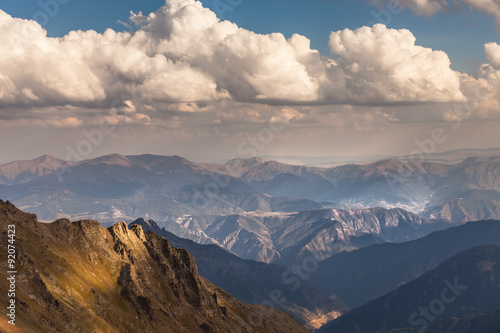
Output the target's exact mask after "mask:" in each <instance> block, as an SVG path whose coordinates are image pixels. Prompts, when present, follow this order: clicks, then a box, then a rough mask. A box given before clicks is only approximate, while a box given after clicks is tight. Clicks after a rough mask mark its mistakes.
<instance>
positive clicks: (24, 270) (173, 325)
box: [0, 201, 308, 333]
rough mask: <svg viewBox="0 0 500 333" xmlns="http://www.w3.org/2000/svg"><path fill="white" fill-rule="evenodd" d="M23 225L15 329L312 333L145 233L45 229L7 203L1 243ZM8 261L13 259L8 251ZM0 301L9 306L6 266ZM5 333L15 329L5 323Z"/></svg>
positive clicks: (88, 224) (120, 228) (1, 206)
mask: <svg viewBox="0 0 500 333" xmlns="http://www.w3.org/2000/svg"><path fill="white" fill-rule="evenodd" d="M8 225H15V228H16V237H15V239H16V241H15V246H16V250H17V258H16V269H17V271H18V274H17V281H16V328H18V329H21V330H22V331H23V332H37V333H38V332H155V333H156V332H175V333H177V332H308V330H307V329H305V328H304V327H303V326H302V325H300V324H299V323H298V322H296V321H295V320H294V319H293V318H292V317H291V316H289V315H287V314H284V313H282V312H279V311H277V310H273V309H271V308H268V307H265V306H254V305H244V304H242V303H240V302H239V301H237V300H236V299H235V298H234V297H233V296H231V295H230V294H228V293H227V292H225V291H224V290H222V289H220V288H218V287H216V286H214V285H212V284H211V283H210V282H208V281H207V280H205V279H204V278H202V277H200V276H199V275H198V270H197V267H196V264H195V261H194V259H193V257H192V256H191V255H190V254H189V252H188V251H186V250H182V249H177V248H174V247H172V246H171V245H170V244H169V243H168V241H167V240H166V239H164V238H162V237H160V236H158V235H156V234H154V233H152V232H146V233H145V232H144V231H143V229H142V228H141V227H140V226H138V225H135V226H132V227H131V228H130V229H129V228H128V227H127V225H126V224H125V223H123V222H122V223H119V224H117V225H114V226H112V227H110V228H108V229H105V228H103V227H101V226H100V224H99V223H98V222H95V221H79V222H75V223H71V222H69V221H68V220H64V219H61V220H57V221H55V222H54V223H51V224H45V223H39V222H38V221H37V219H36V216H35V215H31V214H26V213H23V212H21V211H20V210H18V209H17V208H16V207H14V206H13V205H12V204H10V203H8V202H7V203H5V202H3V201H0V238H1V239H0V240H1V243H2V244H7V240H8V236H7V235H8V234H7V228H8ZM0 252H1V255H2V258H6V257H7V253H6V252H7V249H6V247H4V246H3V247H2V248H1V250H0ZM0 270H1V273H0V275H1V277H0V279H1V282H0V300H1V302H2V304H7V302H8V299H7V290H8V289H9V285H8V281H7V279H6V276H5V275H6V274H7V271H8V270H9V269H7V267H6V262H5V261H2V262H1V264H0ZM0 328H2V329H1V330H0V331H4V330H7V329H9V330H11V331H12V332H15V330H12V326H11V325H9V324H7V323H6V322H4V321H0Z"/></svg>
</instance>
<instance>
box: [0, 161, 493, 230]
mask: <svg viewBox="0 0 500 333" xmlns="http://www.w3.org/2000/svg"><path fill="white" fill-rule="evenodd" d="M54 165H59V166H60V167H59V168H56V169H55V170H54ZM499 170H500V157H476V158H468V159H466V160H464V161H462V162H460V163H457V164H445V163H434V162H416V161H412V162H405V161H398V160H383V161H378V162H375V163H370V164H366V165H352V164H351V165H343V166H339V167H334V168H317V167H306V166H293V165H288V164H284V163H279V162H276V161H266V160H262V159H259V158H252V159H246V160H245V159H234V160H231V161H229V162H227V163H226V164H224V165H222V164H214V163H195V162H191V161H188V160H186V159H184V158H182V157H180V156H155V155H139V156H122V155H118V154H113V155H107V156H102V157H98V158H95V159H89V160H84V161H80V162H78V163H72V162H67V163H66V162H62V161H60V160H57V159H55V158H51V157H48V156H44V157H41V158H39V159H35V160H33V161H21V162H13V163H10V164H7V165H3V166H0V197H2V198H7V199H9V200H11V201H13V202H14V203H15V204H16V205H18V206H19V207H22V208H23V209H25V210H29V211H30V212H32V213H36V214H38V216H39V217H40V218H41V219H43V220H53V219H56V218H72V219H84V218H91V219H99V220H100V221H102V222H113V221H115V220H116V219H123V220H129V221H132V220H134V219H135V218H136V217H137V216H146V215H147V214H148V218H151V219H154V220H156V221H162V220H165V219H168V218H170V217H172V216H175V217H180V216H183V215H220V214H224V215H229V214H242V213H248V212H254V211H263V212H299V211H302V210H314V209H322V208H343V209H351V208H352V209H354V208H358V209H359V208H370V207H384V208H402V209H405V210H407V211H411V212H414V213H418V214H421V215H422V216H424V217H428V218H430V217H433V218H437V219H452V220H453V221H454V222H456V223H460V222H466V221H471V220H478V219H479V220H481V219H487V218H494V219H500V216H499V214H500V211H499V209H498V205H499V202H500V199H499V197H500V177H499V175H500V173H499ZM489 208H491V209H489Z"/></svg>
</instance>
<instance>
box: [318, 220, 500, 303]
mask: <svg viewBox="0 0 500 333" xmlns="http://www.w3.org/2000/svg"><path fill="white" fill-rule="evenodd" d="M489 244H500V221H480V222H470V223H467V224H465V225H462V226H459V227H455V228H450V229H447V230H443V231H438V232H434V233H432V234H430V235H428V236H426V237H423V238H421V239H417V240H414V241H411V242H406V243H401V244H390V243H387V244H380V245H373V246H370V247H366V248H363V249H360V250H357V251H352V252H343V253H340V254H337V255H335V256H333V257H331V258H328V259H326V260H324V261H322V262H320V263H319V265H318V269H317V270H316V271H315V272H314V273H313V274H312V276H311V278H310V279H311V282H313V283H315V284H316V285H318V286H320V287H322V288H325V289H327V290H329V291H331V292H332V293H334V294H336V295H338V296H339V297H341V298H342V299H343V300H345V301H346V302H347V303H348V304H349V306H351V307H352V308H355V307H358V306H361V305H363V304H365V303H366V302H368V301H370V300H372V299H374V298H376V297H379V296H382V295H384V294H385V293H387V292H389V291H391V290H392V289H394V288H397V287H399V286H401V285H402V284H404V283H407V282H410V281H412V280H414V279H416V278H417V277H419V276H421V275H422V274H424V273H426V272H428V271H429V270H431V269H434V268H435V267H436V266H438V265H439V264H441V263H443V262H444V261H445V260H447V259H449V258H450V257H452V256H454V255H456V254H458V253H460V252H462V251H465V250H468V249H470V248H472V247H475V246H480V245H489Z"/></svg>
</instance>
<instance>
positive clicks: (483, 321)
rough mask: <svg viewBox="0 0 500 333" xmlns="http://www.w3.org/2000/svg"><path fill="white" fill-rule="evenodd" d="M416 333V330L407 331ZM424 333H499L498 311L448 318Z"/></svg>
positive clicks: (499, 318) (499, 317)
mask: <svg viewBox="0 0 500 333" xmlns="http://www.w3.org/2000/svg"><path fill="white" fill-rule="evenodd" d="M408 331H409V332H417V329H412V330H408ZM424 332H425V333H457V332H460V333H476V332H481V333H498V332H500V309H497V310H495V311H493V312H491V313H486V314H479V315H472V316H466V317H464V318H449V319H445V320H442V321H439V322H438V323H436V324H432V325H431V326H429V327H428V328H426V329H425V331H424Z"/></svg>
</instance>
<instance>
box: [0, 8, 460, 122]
mask: <svg viewBox="0 0 500 333" xmlns="http://www.w3.org/2000/svg"><path fill="white" fill-rule="evenodd" d="M131 21H132V22H134V23H135V24H137V25H138V27H137V31H135V32H115V31H113V30H111V29H108V30H106V31H105V32H104V33H103V34H99V33H97V32H95V31H72V32H70V33H69V34H68V35H66V36H64V37H61V38H49V37H47V34H46V31H45V30H44V29H43V28H42V27H41V26H40V25H38V24H37V23H36V22H34V21H28V20H22V19H18V18H13V17H11V16H9V15H8V14H6V13H5V12H2V11H0V53H1V54H2V57H1V58H0V84H1V86H0V105H3V106H26V107H45V106H58V105H59V106H64V105H70V106H84V107H90V108H91V107H94V108H102V109H115V108H116V105H117V104H123V103H125V102H126V101H130V102H131V103H132V104H133V105H134V107H135V108H137V109H141V110H144V109H147V107H146V106H149V107H150V108H153V107H152V105H155V104H158V103H166V104H171V103H174V104H180V105H182V103H196V102H208V101H223V100H234V101H238V102H248V103H271V104H284V105H288V104H304V105H316V104H353V105H354V104H392V103H420V102H449V101H461V100H463V98H464V97H463V95H462V94H461V92H460V87H459V80H458V73H456V72H453V71H452V70H451V69H450V63H449V59H448V57H447V55H446V54H445V53H444V52H441V51H433V50H431V49H427V48H423V47H420V46H417V45H415V37H414V36H413V35H412V34H411V33H410V32H409V31H407V30H393V29H387V28H386V27H384V26H382V25H376V26H374V27H373V28H368V27H364V28H360V29H358V30H355V31H351V30H344V31H339V32H334V33H332V35H331V37H330V48H331V50H332V52H333V53H334V57H333V58H330V57H326V56H323V55H321V54H320V53H319V52H318V51H317V50H314V49H311V47H310V41H309V39H307V38H306V37H304V36H300V35H293V36H292V37H291V38H289V39H286V38H285V37H284V36H283V35H282V34H280V33H273V34H269V35H261V34H257V33H254V32H252V31H249V30H246V29H242V28H239V27H238V26H237V25H236V24H234V23H231V22H228V21H220V20H219V19H218V18H217V16H216V15H215V13H213V12H212V11H210V10H209V9H207V8H204V7H203V6H202V4H201V2H199V1H194V0H167V1H166V4H165V5H164V6H162V7H161V8H160V9H159V10H158V11H156V12H155V13H151V14H149V15H148V16H143V15H142V13H138V14H134V13H132V14H131ZM156 109H160V108H156ZM164 109H167V110H168V109H169V107H168V106H167V107H165V108H164ZM178 110H186V111H191V109H190V108H185V107H183V108H178ZM144 119H145V118H144ZM136 120H137V119H136ZM142 120H143V119H142Z"/></svg>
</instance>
